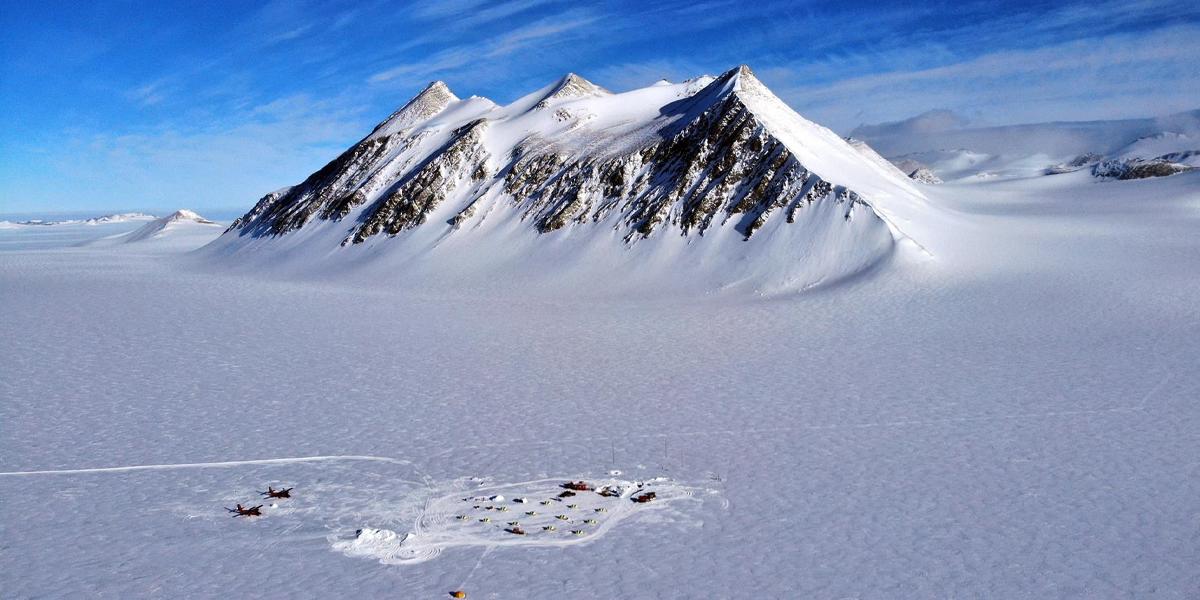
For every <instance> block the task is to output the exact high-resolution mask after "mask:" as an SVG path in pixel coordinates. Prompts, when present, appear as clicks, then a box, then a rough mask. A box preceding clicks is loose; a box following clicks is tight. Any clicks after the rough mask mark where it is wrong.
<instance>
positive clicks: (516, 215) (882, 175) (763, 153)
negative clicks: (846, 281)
mask: <svg viewBox="0 0 1200 600" xmlns="http://www.w3.org/2000/svg"><path fill="white" fill-rule="evenodd" d="M867 151H869V152H870V154H871V155H874V157H873V158H872V157H871V156H869V155H868V156H865V155H864V154H863V153H861V152H860V151H856V149H855V148H854V147H852V146H851V145H849V144H847V142H846V141H844V140H842V139H841V138H839V137H838V136H837V135H836V134H833V133H832V132H831V131H829V130H828V129H825V128H823V127H820V126H818V125H816V124H813V123H811V122H809V121H806V120H804V119H803V118H802V117H800V116H799V115H797V114H796V113H795V112H794V111H792V110H791V109H790V108H788V107H787V105H785V104H784V103H783V102H782V101H780V100H779V99H778V98H777V97H776V96H775V95H774V94H772V93H771V92H770V90H768V89H767V88H766V87H765V86H764V85H763V84H762V83H761V82H760V81H759V80H758V79H757V78H756V77H755V76H754V74H753V73H752V72H751V71H750V69H749V68H748V67H745V66H741V67H737V68H734V69H731V70H729V71H727V72H726V73H724V74H722V75H721V76H719V77H717V78H715V79H714V78H711V77H703V78H697V79H693V80H689V81H686V82H683V83H679V84H671V83H667V82H663V81H660V82H657V83H655V84H654V85H651V86H649V87H646V88H642V89H638V90H633V91H630V92H625V93H621V94H613V93H612V92H609V91H608V90H605V89H603V88H601V87H599V86H597V85H595V84H593V83H591V82H589V81H587V80H586V79H584V78H582V77H580V76H578V75H575V74H573V73H572V74H568V75H567V76H565V77H563V78H561V79H560V80H558V81H556V82H554V83H553V84H551V85H549V86H547V87H545V88H543V89H541V90H538V91H536V92H533V93H532V94H529V95H527V96H525V97H523V98H521V99H518V100H516V101H515V102H513V103H512V104H509V105H507V106H497V105H496V104H495V103H493V102H491V101H490V100H487V99H484V98H478V97H471V98H467V99H465V100H463V99H459V98H458V97H457V96H455V95H454V94H453V93H452V92H450V90H449V88H447V87H446V85H445V84H444V83H442V82H434V83H432V84H430V85H429V86H428V87H427V88H426V89H425V90H424V91H422V92H421V93H420V94H418V95H417V97H415V98H413V99H412V100H411V101H409V102H408V103H406V104H405V105H404V106H403V107H401V109H400V110H398V111H396V112H395V113H393V114H392V115H391V116H390V117H388V119H386V120H385V121H384V122H382V123H380V124H379V126H377V127H376V128H375V129H374V131H372V133H371V134H370V135H368V136H367V137H366V138H364V139H363V140H362V141H360V142H358V143H357V144H355V145H354V146H352V147H351V148H350V149H348V150H346V151H345V152H344V153H343V154H342V155H341V156H339V157H337V158H336V159H334V160H333V161H332V162H330V163H329V164H328V165H326V166H325V167H323V168H322V169H320V170H319V171H317V172H316V173H313V174H312V175H311V176H309V177H308V178H307V179H306V180H305V181H303V182H302V183H300V184H298V185H296V186H293V187H290V188H285V189H283V190H279V191H277V192H273V193H271V194H268V195H267V196H264V197H263V198H262V199H261V200H259V202H258V203H257V204H256V205H255V206H254V207H253V208H252V209H251V210H250V211H249V212H247V213H246V214H245V215H244V216H242V217H241V218H239V219H237V220H236V221H234V223H233V224H232V225H231V226H230V228H229V230H228V231H227V232H226V235H225V236H223V237H224V238H225V242H224V243H225V244H226V245H229V244H233V243H234V242H232V241H230V240H231V239H247V240H255V239H262V238H271V237H276V236H283V235H285V234H288V233H289V232H293V231H297V230H301V229H305V228H308V227H309V226H315V225H317V224H324V225H323V226H322V227H320V229H322V230H323V231H327V230H328V229H330V228H331V227H332V228H333V229H336V230H337V231H340V234H338V236H337V237H338V238H339V241H340V243H341V244H342V245H343V246H353V245H358V244H363V243H365V242H368V241H373V240H377V239H379V238H381V237H383V236H396V237H400V236H401V234H405V233H406V232H409V231H412V230H417V229H418V228H423V227H424V228H436V229H437V230H439V231H440V232H441V233H440V235H450V234H453V233H454V232H456V231H459V230H468V231H469V230H474V229H479V228H480V226H481V225H482V224H483V223H484V221H485V219H489V218H491V219H500V220H502V221H512V220H514V219H515V220H517V221H519V222H523V223H527V224H528V226H529V228H530V229H532V231H533V232H537V233H543V234H546V233H550V232H556V231H560V230H572V231H575V230H578V231H579V232H580V233H576V234H573V235H582V234H583V232H584V230H585V229H586V230H587V231H595V232H596V234H595V235H604V234H603V233H602V232H604V231H615V232H617V233H618V234H619V237H620V239H622V240H624V242H625V243H626V244H628V245H632V244H635V243H637V242H638V241H640V240H644V239H647V238H650V237H651V236H653V235H656V234H658V233H659V232H663V234H664V235H665V232H667V231H671V232H674V233H675V234H676V235H680V236H684V237H686V238H691V237H693V236H696V237H700V236H707V235H709V234H710V233H713V232H720V233H721V234H722V235H725V234H731V235H736V236H737V237H738V239H741V240H749V239H750V238H751V237H752V236H755V234H756V232H759V231H760V230H762V229H763V228H764V226H765V225H767V224H768V223H771V224H773V226H772V230H773V231H775V230H778V227H777V225H778V224H788V225H790V224H793V223H796V224H797V227H796V233H794V235H796V236H801V237H804V238H805V239H807V240H808V242H807V243H805V244H801V243H800V242H797V243H796V244H795V245H796V247H797V250H796V253H795V255H793V256H790V257H786V258H772V259H771V260H793V261H794V260H805V259H807V258H811V256H807V255H811V254H813V253H814V252H826V251H827V252H828V253H832V254H838V253H839V252H841V253H843V254H848V255H849V254H852V255H854V256H855V257H856V258H855V260H856V261H858V263H857V264H856V265H855V266H853V267H851V266H848V265H841V266H837V265H835V264H834V263H836V262H837V261H836V260H829V259H828V257H827V256H823V257H822V258H821V259H820V260H819V261H817V262H821V263H823V264H825V265H826V271H828V273H827V274H829V275H833V274H835V272H837V271H839V270H841V271H847V272H848V271H852V270H855V269H858V268H862V267H864V266H865V262H869V260H868V259H866V258H864V255H865V254H871V253H874V254H876V255H878V254H879V252H882V251H884V248H883V247H884V246H886V247H888V248H890V242H892V241H894V239H895V237H893V236H896V237H899V238H902V237H904V234H903V233H902V232H900V230H899V229H898V228H897V227H896V225H895V223H894V221H892V220H890V219H888V218H887V217H888V214H889V210H890V209H892V208H899V207H901V206H903V205H905V204H914V203H916V204H920V203H922V202H923V199H922V197H921V194H920V192H919V191H917V188H916V187H914V186H913V185H912V183H911V181H909V180H908V179H907V178H906V177H905V175H904V173H902V172H900V171H898V170H897V169H896V168H895V167H893V166H892V165H890V164H889V163H887V161H886V160H883V159H882V158H880V157H878V155H877V154H875V153H874V151H871V150H869V148H868V149H867ZM833 207H837V208H836V209H834V208H833ZM835 214H836V217H837V218H836V219H833V218H832V217H833V215H835ZM816 221H821V223H820V224H816V223H815V222H816ZM856 222H857V223H858V224H857V225H856V224H854V223H856ZM331 224H337V225H336V226H333V225H331ZM847 228H855V229H856V231H857V233H855V234H853V235H841V234H837V233H836V230H838V229H847ZM858 230H861V231H858ZM801 231H802V232H801ZM881 235H882V238H881V237H880V236H881ZM884 238H886V239H887V240H888V242H889V243H887V244H882V246H881V239H884ZM322 239H324V238H322ZM819 239H820V240H834V239H836V240H838V241H837V244H850V245H855V244H857V243H858V242H861V243H862V244H864V245H866V246H871V247H872V248H873V250H871V251H870V252H849V253H847V252H845V250H846V249H845V248H839V247H829V248H827V249H826V250H816V249H814V248H812V247H810V246H812V244H813V243H814V241H815V240H819ZM856 239H857V240H858V242H856ZM322 243H327V242H322ZM825 243H827V244H833V243H834V242H832V241H827V242H825ZM256 245H260V244H256ZM801 246H804V249H803V250H801V249H800V247H801ZM778 254H779V253H778V252H775V251H774V250H773V251H772V255H773V256H776V255H778ZM842 274H844V273H842Z"/></svg>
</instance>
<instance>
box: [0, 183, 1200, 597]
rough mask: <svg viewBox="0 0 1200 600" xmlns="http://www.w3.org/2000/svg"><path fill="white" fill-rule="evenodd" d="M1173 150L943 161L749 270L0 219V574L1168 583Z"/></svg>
mask: <svg viewBox="0 0 1200 600" xmlns="http://www.w3.org/2000/svg"><path fill="white" fill-rule="evenodd" d="M1197 175H1198V174H1197V173H1185V174H1181V175H1176V176H1172V177H1169V178H1164V179H1160V180H1145V181H1131V182H1110V183H1095V182H1094V180H1093V179H1092V178H1091V177H1090V176H1089V175H1087V174H1082V173H1081V174H1067V175H1059V176H1054V177H1043V178H1037V179H1028V180H1024V179H1019V180H1010V181H997V182H986V183H977V184H972V185H965V184H963V185H958V184H947V185H944V186H939V187H937V188H936V189H935V190H933V191H930V192H929V193H930V195H931V202H936V203H937V204H938V205H939V206H943V207H946V208H947V210H948V211H950V212H951V213H952V215H953V219H954V220H955V222H957V223H959V224H961V226H960V227H956V228H953V229H937V230H934V229H930V230H928V231H924V230H922V229H921V227H920V224H919V223H917V224H916V228H915V229H914V228H910V229H907V230H906V232H907V233H909V234H911V235H912V236H913V237H914V238H915V239H917V240H919V241H920V242H921V243H922V245H923V246H925V247H926V248H927V249H928V251H929V254H930V258H924V259H918V258H913V257H912V256H909V255H904V254H899V255H897V256H896V257H895V258H894V259H892V260H890V261H888V262H887V263H886V264H883V265H881V266H880V267H879V268H876V269H874V270H872V271H871V272H870V273H866V274H863V275H862V276H859V277H855V278H852V279H850V280H847V281H842V282H839V283H837V284H836V285H829V286H823V287H817V288H815V289H811V290H809V291H806V292H803V293H799V294H791V295H784V296H778V295H773V296H769V297H763V296H756V295H754V294H752V293H749V292H742V291H739V292H736V293H733V292H731V293H710V294H704V295H700V294H697V295H689V296H682V295H680V294H678V293H676V292H670V293H661V294H659V293H655V292H654V291H653V290H650V289H647V290H644V291H642V293H639V294H620V295H618V294H613V293H611V291H610V290H609V289H607V288H606V287H605V285H604V282H603V280H602V279H599V278H593V279H596V283H594V285H592V286H590V287H589V286H587V285H584V284H580V285H578V286H575V287H573V288H572V290H570V293H554V294H549V293H545V291H544V290H542V289H533V288H525V287H522V286H523V284H524V282H522V281H513V282H508V281H483V280H480V281H472V282H467V283H468V284H469V285H465V284H462V282H455V281H445V280H443V279H442V278H439V277H436V276H433V275H430V276H421V275H420V274H414V275H413V276H412V277H411V278H406V279H403V280H388V279H387V278H386V277H384V278H380V277H379V275H380V274H381V273H384V274H386V273H387V268H386V267H387V265H386V264H384V263H379V264H373V265H371V266H370V268H369V269H367V270H366V271H369V277H367V276H366V274H365V272H364V271H363V270H349V271H348V272H346V273H339V272H331V271H323V272H310V273H300V274H297V273H295V272H292V271H288V272H271V271H270V270H266V271H262V272H247V271H245V270H240V269H230V268H226V267H224V266H222V265H221V264H218V263H215V262H213V261H212V260H211V259H210V257H206V256H201V255H197V254H193V253H190V250H191V249H192V248H194V247H195V245H194V244H193V243H192V240H194V239H196V238H193V237H189V238H188V240H189V241H188V243H186V244H173V243H172V242H171V239H170V236H169V235H168V236H165V237H162V238H159V239H156V240H149V241H147V242H146V243H147V244H149V245H138V244H122V245H113V244H93V245H84V246H79V245H78V244H80V243H82V242H85V241H87V240H88V239H99V238H100V237H104V236H111V235H115V234H117V233H121V232H123V231H132V230H134V229H137V228H139V227H141V226H144V223H129V224H126V225H104V226H98V227H92V228H87V229H85V228H83V227H82V226H79V227H78V229H77V230H69V231H68V230H61V229H60V230H56V231H50V229H51V228H49V227H43V228H40V229H39V232H41V233H31V232H27V231H23V230H22V231H16V230H5V231H2V232H0V311H2V313H3V318H2V319H0V339H3V340H4V343H3V345H2V346H0V506H3V507H4V508H3V511H2V512H0V540H2V541H0V580H2V581H3V582H4V591H3V593H2V594H0V595H3V596H5V597H18V598H23V597H39V596H52V597H57V596H97V595H106V596H113V597H145V596H187V597H238V596H242V597H244V596H248V595H278V596H284V595H289V594H290V595H293V596H302V597H382V596H389V595H390V596H395V597H418V598H425V597H428V598H436V597H447V596H446V595H445V594H446V593H447V592H448V591H451V590H456V589H463V590H465V591H467V592H468V593H469V597H471V598H513V597H538V598H540V597H561V596H562V595H564V594H571V595H575V596H579V597H735V598H741V597H748V596H761V597H815V598H841V597H860V598H894V597H977V596H981V597H1006V598H1013V597H1087V598H1096V597H1104V598H1109V597H1162V598H1189V597H1195V595H1196V594H1197V592H1198V591H1200V570H1198V569H1197V568H1196V565H1197V564H1200V543H1198V540H1200V537H1198V535H1200V533H1198V532H1200V459H1198V458H1197V457H1200V436H1198V435H1197V434H1196V432H1197V431H1200V405H1197V403H1196V401H1195V399H1196V398H1198V397H1200V376H1198V375H1197V373H1196V372H1195V364H1194V363H1195V355H1196V340H1198V339H1200V309H1197V303H1196V302H1195V301H1194V299H1195V298H1197V297H1200V278H1198V277H1196V273H1197V272H1200V237H1197V236H1196V231H1197V226H1198V225H1200V193H1197V191H1196V190H1197V189H1200V178H1198V177H1197ZM121 227H124V229H121ZM215 229H218V232H219V228H215ZM43 230H44V231H43ZM72 232H73V233H72ZM215 233H216V232H214V233H213V235H215ZM188 235H189V236H192V235H198V234H195V233H194V232H193V233H189V234H188ZM45 236H50V237H51V238H52V240H50V241H48V240H47V237H45ZM578 280H579V281H581V282H584V283H586V282H587V280H588V277H586V276H581V277H578ZM616 471H619V472H620V474H619V475H610V474H609V473H610V472H616ZM659 478H661V479H659ZM578 479H583V480H586V481H588V482H589V483H591V484H593V485H594V486H596V485H598V486H603V485H609V484H611V485H627V484H628V485H636V482H643V483H644V484H645V485H656V486H658V489H659V492H658V493H659V499H657V500H655V501H654V502H650V503H648V504H644V505H643V504H637V503H634V502H632V501H631V500H629V498H630V496H631V495H633V490H631V489H626V488H622V489H623V491H622V492H621V493H622V494H627V495H624V496H621V497H617V498H607V497H604V496H601V495H599V494H597V493H595V492H594V491H592V492H586V493H581V496H582V497H580V496H577V497H576V498H580V499H579V500H578V501H574V500H571V501H569V502H568V500H570V498H569V497H568V498H564V499H563V500H564V501H563V502H556V501H554V500H551V502H553V505H554V506H555V508H556V510H554V511H552V510H549V507H548V506H543V505H542V504H540V502H542V501H544V500H547V499H550V497H552V496H554V495H556V494H557V493H561V491H562V488H560V487H558V485H559V484H560V483H562V482H565V481H568V480H578ZM269 485H270V486H274V487H275V488H280V487H294V490H293V492H292V495H293V497H292V498H288V499H260V498H262V497H261V496H260V495H259V494H258V492H260V491H263V490H266V489H267V486H269ZM586 494H590V495H586ZM493 496H503V497H504V498H505V501H504V502H503V503H500V504H497V501H493V500H490V499H489V500H488V501H486V502H485V501H479V502H475V501H474V498H475V497H488V498H491V497H493ZM464 498H471V500H470V501H464V500H463V499H464ZM514 498H524V499H528V500H530V502H528V503H519V502H514V501H513V499H514ZM237 503H242V504H243V505H247V504H248V503H249V504H254V505H257V504H262V505H263V509H262V513H263V514H262V516H261V517H247V518H231V515H230V513H227V512H226V510H225V509H226V508H227V507H233V506H234V505H235V504H237ZM566 504H576V505H577V508H574V509H567V508H566ZM476 505H478V506H480V507H481V508H479V509H476V508H474V507H475V506H476ZM489 505H490V506H493V509H492V510H490V511H489V510H488V509H487V508H486V506H489ZM558 505H562V507H561V512H560V511H559V510H557V509H559V506H558ZM496 506H505V507H507V508H508V510H506V511H499V512H498V511H497V510H496V509H495V507H496ZM599 508H604V509H605V511H603V512H598V511H597V510H596V509H599ZM530 511H532V512H536V513H538V514H536V515H526V514H525V513H526V512H530ZM559 514H562V515H564V516H567V517H568V519H569V521H559V520H557V516H558V515H559ZM460 515H465V516H467V517H468V519H462V520H459V519H458V518H457V517H458V516H460ZM509 515H513V516H512V517H509ZM485 517H487V518H489V519H490V520H489V521H487V522H481V521H480V519H481V518H485ZM587 520H594V521H595V523H587V522H586V521H587ZM510 522H517V523H518V525H516V526H513V525H510V524H509V523H510ZM558 523H562V524H558ZM548 524H555V527H556V529H555V530H553V531H548V530H543V527H545V526H547V525H548ZM512 527H521V528H522V529H523V530H524V531H525V535H518V534H513V533H511V532H507V531H505V529H508V528H512ZM575 530H579V531H583V532H584V534H583V535H579V536H576V535H575V534H573V533H572V532H573V531H575ZM543 534H546V535H543ZM406 538H407V539H406ZM549 541H553V542H554V543H546V542H549ZM406 544H407V546H406Z"/></svg>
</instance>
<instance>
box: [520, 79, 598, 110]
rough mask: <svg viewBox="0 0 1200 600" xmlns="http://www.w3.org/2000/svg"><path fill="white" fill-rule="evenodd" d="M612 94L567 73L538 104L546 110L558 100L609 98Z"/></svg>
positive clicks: (538, 106)
mask: <svg viewBox="0 0 1200 600" xmlns="http://www.w3.org/2000/svg"><path fill="white" fill-rule="evenodd" d="M609 95H612V92H610V91H608V90H606V89H604V88H602V87H600V86H598V85H596V84H594V83H592V82H590V81H588V80H586V79H584V78H582V77H580V76H578V75H576V74H574V73H567V74H566V75H564V76H563V77H562V79H559V80H558V81H556V82H555V83H554V85H553V86H551V88H550V90H549V91H548V92H547V93H546V95H545V96H543V97H542V99H541V100H539V101H538V103H537V105H536V106H537V108H545V107H547V106H549V105H550V104H552V103H554V102H555V101H557V100H565V99H573V98H587V97H595V96H609Z"/></svg>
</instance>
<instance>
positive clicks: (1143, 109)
mask: <svg viewBox="0 0 1200 600" xmlns="http://www.w3.org/2000/svg"><path fill="white" fill-rule="evenodd" d="M1196 39H1200V26H1195V25H1181V26H1177V27H1170V28H1166V29H1162V30H1158V31H1154V32H1149V33H1137V34H1134V33H1122V34H1113V35H1108V36H1103V37H1101V38H1096V39H1089V40H1079V41H1072V42H1068V43H1063V44H1055V45H1050V46H1045V47H1039V48H1034V49H1028V50H1005V51H999V52H993V53H990V54H985V55H983V56H979V57H976V58H972V59H969V60H963V61H959V62H954V63H951V64H947V65H943V66H938V67H932V68H925V69H915V70H896V71H891V72H886V73H879V74H873V75H866V76H860V77H853V78H848V79H844V80H841V81H834V82H831V83H826V84H816V85H813V84H809V83H807V81H806V80H805V73H804V70H803V69H796V70H789V69H787V68H778V69H775V70H773V71H771V74H772V76H773V77H772V78H773V79H775V82H774V83H775V85H774V87H775V89H776V92H777V93H779V95H780V96H781V97H783V98H784V99H785V100H788V101H789V102H790V103H791V104H792V105H793V106H794V107H795V108H797V109H798V110H800V111H801V112H803V113H806V114H808V115H809V116H811V117H815V118H817V119H818V120H821V121H823V122H826V123H829V124H832V125H834V126H838V127H842V128H846V127H851V126H853V125H856V124H858V123H859V122H878V121H887V120H895V119H897V118H901V117H905V116H908V115H912V114H916V113H919V112H923V111H924V110H927V109H928V108H930V107H931V106H942V107H950V108H953V109H955V110H957V111H959V112H962V113H965V114H969V115H970V114H975V115H986V118H987V119H988V120H990V121H992V122H996V123H1013V122H1019V121H1038V120H1051V119H1064V120H1072V119H1100V118H1116V117H1128V116H1146V115H1154V114H1165V113H1168V112H1174V111H1179V110H1185V109H1189V108H1194V107H1195V106H1196V105H1197V104H1198V103H1200V102H1198V101H1197V97H1196V94H1195V90H1197V89H1200V67H1198V63H1197V62H1196V61H1195V60H1194V49H1193V46H1192V45H1193V43H1194V40H1196ZM767 83H768V84H772V81H769V80H767Z"/></svg>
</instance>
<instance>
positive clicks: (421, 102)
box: [371, 80, 459, 137]
mask: <svg viewBox="0 0 1200 600" xmlns="http://www.w3.org/2000/svg"><path fill="white" fill-rule="evenodd" d="M458 99H459V98H458V96H455V95H454V92H452V91H450V86H447V85H446V82H444V81H440V80H439V81H432V82H430V83H429V85H427V86H425V89H423V90H421V93H419V94H417V95H416V96H413V97H412V99H411V100H409V101H408V102H406V103H404V106H401V107H400V108H399V109H397V110H396V112H394V113H392V114H391V115H390V116H389V117H388V118H387V119H384V120H383V122H381V123H380V124H379V125H376V126H375V129H374V130H373V131H372V132H371V136H372V137H380V136H383V135H392V134H394V133H396V132H398V131H401V130H403V129H405V128H407V127H411V126H412V125H414V124H416V123H419V122H421V121H424V120H426V119H428V118H430V117H433V116H434V115H436V114H438V113H440V112H442V111H443V110H445V109H446V107H447V106H449V105H450V104H451V103H452V102H457V101H458Z"/></svg>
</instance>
